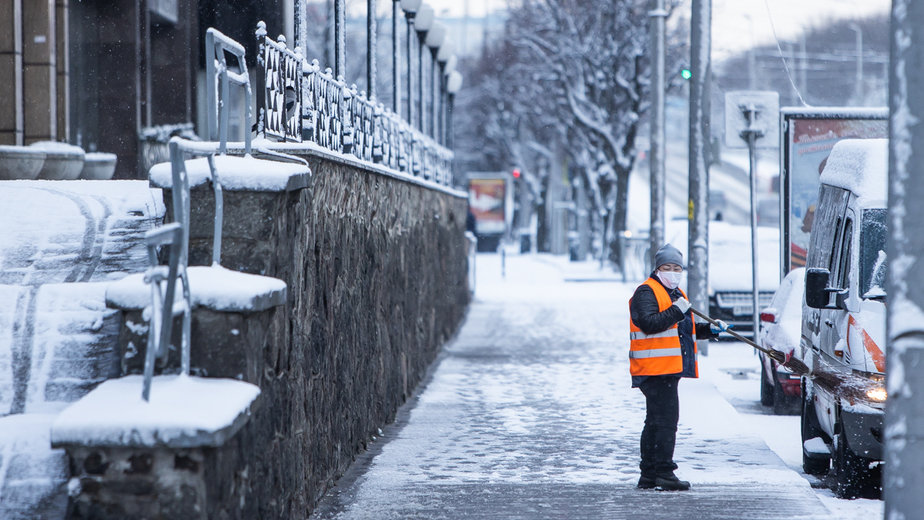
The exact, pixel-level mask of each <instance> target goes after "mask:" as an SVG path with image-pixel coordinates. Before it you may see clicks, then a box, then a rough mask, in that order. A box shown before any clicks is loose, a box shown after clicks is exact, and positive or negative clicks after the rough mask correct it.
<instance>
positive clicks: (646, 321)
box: [629, 272, 717, 388]
mask: <svg viewBox="0 0 924 520" xmlns="http://www.w3.org/2000/svg"><path fill="white" fill-rule="evenodd" d="M651 278H652V279H654V280H655V281H656V282H658V283H661V280H659V279H658V277H657V273H656V272H652V273H651ZM661 286H662V287H664V284H661ZM664 289H665V290H666V291H667V294H668V295H669V296H670V297H671V301H677V298H680V297H682V296H683V294H682V293H681V292H680V289H668V288H667V287H664ZM659 309H660V308H659V307H658V298H657V297H656V296H655V294H654V291H652V290H651V288H650V287H648V286H647V285H645V284H642V285H639V286H638V289H636V290H635V294H633V295H632V303H631V305H630V306H629V312H630V313H631V315H632V321H633V322H634V323H635V325H637V326H638V328H640V329H642V332H644V333H646V334H654V333H656V332H663V331H665V330H667V329H669V328H671V327H672V326H673V325H674V324H675V323H677V324H678V325H677V329H678V332H679V334H680V352H681V355H682V356H683V371H682V372H680V373H678V374H671V375H668V376H666V377H696V368H695V366H696V365H695V364H696V354H695V350H694V343H693V336H694V334H695V335H696V339H714V338H716V337H717V335H715V334H713V333H712V330H711V329H710V328H709V323H708V322H703V321H700V322H697V324H696V331H695V332H694V330H693V314H692V313H691V312H690V311H687V312H686V313H682V312H680V309H678V308H677V307H674V306H671V307H668V308H667V309H666V310H665V311H664V312H660V310H659ZM647 377H665V376H632V387H633V388H634V387H637V386H638V385H640V384H642V381H644V380H645V378H647Z"/></svg>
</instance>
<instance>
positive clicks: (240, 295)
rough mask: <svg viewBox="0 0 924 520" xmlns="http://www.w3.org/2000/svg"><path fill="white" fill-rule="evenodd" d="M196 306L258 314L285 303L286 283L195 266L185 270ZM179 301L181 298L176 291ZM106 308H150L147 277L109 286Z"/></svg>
mask: <svg viewBox="0 0 924 520" xmlns="http://www.w3.org/2000/svg"><path fill="white" fill-rule="evenodd" d="M186 273H187V276H188V277H189V296H190V299H191V300H192V305H193V307H197V306H199V307H207V308H209V309H212V310H216V311H220V312H259V311H263V310H266V309H269V308H271V307H275V306H277V305H282V304H284V303H285V301H286V283H285V282H283V281H282V280H278V279H276V278H270V277H267V276H259V275H254V274H247V273H239V272H237V271H230V270H228V269H225V268H223V267H221V266H210V267H206V266H193V267H190V268H188V269H187V270H186ZM176 296H177V300H180V299H181V298H182V293H181V291H180V288H179V287H178V288H177V293H176ZM106 305H107V306H109V307H113V308H117V309H123V310H127V309H143V308H145V307H147V306H148V305H151V288H150V286H149V285H148V284H146V283H145V282H144V274H143V273H139V274H133V275H129V276H126V277H125V278H123V279H121V280H119V281H116V282H113V283H111V284H109V286H108V287H107V288H106Z"/></svg>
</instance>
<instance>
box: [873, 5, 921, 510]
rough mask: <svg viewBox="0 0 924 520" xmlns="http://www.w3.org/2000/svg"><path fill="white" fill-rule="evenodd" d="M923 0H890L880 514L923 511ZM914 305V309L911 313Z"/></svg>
mask: <svg viewBox="0 0 924 520" xmlns="http://www.w3.org/2000/svg"><path fill="white" fill-rule="evenodd" d="M922 27H924V3H922V2H919V1H917V0H893V2H892V19H891V28H892V33H891V34H892V38H891V40H892V41H891V47H892V48H891V58H890V60H889V104H890V106H889V112H890V124H889V244H888V258H889V266H888V269H889V272H888V275H887V284H886V285H887V293H888V295H889V296H888V300H889V302H890V304H889V305H888V307H887V311H886V312H887V317H888V320H887V325H886V330H887V334H886V336H887V337H888V349H887V352H886V355H887V358H886V365H887V366H888V371H887V372H886V388H887V390H888V393H889V399H888V401H887V402H886V414H885V428H883V430H882V431H883V434H884V436H885V440H884V446H885V464H884V466H885V468H884V471H883V481H882V489H883V498H884V499H885V512H884V515H883V516H884V517H885V518H918V517H919V516H920V515H921V511H924V493H921V492H920V490H921V489H922V488H924V472H922V471H921V468H922V467H924V442H922V440H924V399H921V396H922V395H924V373H922V372H921V370H920V367H921V366H924V324H922V323H921V321H920V320H917V319H909V317H910V316H914V315H915V314H914V313H919V312H921V309H924V293H922V292H921V291H920V290H919V288H918V287H917V284H914V283H909V282H910V281H916V280H919V279H920V278H921V276H924V235H922V234H921V233H920V232H918V229H920V223H921V219H922V218H924V205H922V204H921V203H920V201H921V200H924V199H922V197H924V183H922V182H920V179H921V178H924V126H922V125H921V124H920V123H919V121H924V98H922V97H921V96H920V95H919V93H920V92H921V90H922V89H924V70H922V69H921V67H920V66H918V64H919V63H920V62H921V56H922V55H924V31H922V29H921V28H922ZM909 313H913V314H909Z"/></svg>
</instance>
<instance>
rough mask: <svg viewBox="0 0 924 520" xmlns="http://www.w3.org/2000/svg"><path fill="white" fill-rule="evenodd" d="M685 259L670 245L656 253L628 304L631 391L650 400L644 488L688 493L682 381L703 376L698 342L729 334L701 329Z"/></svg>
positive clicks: (642, 465)
mask: <svg viewBox="0 0 924 520" xmlns="http://www.w3.org/2000/svg"><path fill="white" fill-rule="evenodd" d="M682 276H683V254H682V253H681V252H680V251H679V250H678V249H677V248H675V247H674V246H672V245H670V244H665V245H664V246H662V247H661V248H660V249H659V250H658V252H657V253H656V254H655V270H654V271H652V273H651V275H650V277H649V278H648V279H647V280H645V283H643V284H642V285H640V286H639V287H638V288H637V289H636V290H635V294H633V295H632V298H631V299H630V300H629V313H630V323H629V327H630V342H629V370H630V372H631V374H632V387H633V388H639V389H641V391H642V393H643V394H644V395H645V404H646V413H645V427H644V428H643V429H642V438H641V443H640V446H639V447H640V452H641V463H640V464H639V468H640V469H641V473H642V474H641V477H640V478H639V480H638V487H639V488H641V489H652V488H658V489H663V490H671V491H686V490H688V489H690V483H689V482H687V481H684V480H680V479H679V478H678V477H677V475H675V474H674V470H675V469H677V464H675V463H674V444H675V441H676V439H677V421H678V420H679V418H680V400H679V397H678V393H677V385H678V383H679V382H680V378H681V377H699V367H698V365H697V360H696V358H697V352H696V341H695V339H694V336H695V338H696V339H713V338H715V337H717V335H718V332H720V331H722V330H725V329H727V328H728V327H727V325H725V323H724V322H721V321H719V324H720V328H717V329H716V330H713V329H711V328H710V327H708V326H705V324H697V323H696V322H695V321H694V320H693V315H692V313H690V312H689V311H690V302H689V301H688V300H687V295H686V293H684V292H683V290H682V289H680V280H681V278H682Z"/></svg>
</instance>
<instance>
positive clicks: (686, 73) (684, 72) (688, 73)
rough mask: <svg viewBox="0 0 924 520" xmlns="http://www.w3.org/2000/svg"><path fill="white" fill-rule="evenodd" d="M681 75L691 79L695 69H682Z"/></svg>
mask: <svg viewBox="0 0 924 520" xmlns="http://www.w3.org/2000/svg"><path fill="white" fill-rule="evenodd" d="M680 77H681V78H683V79H690V78H692V77H693V71H692V70H690V69H680Z"/></svg>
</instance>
